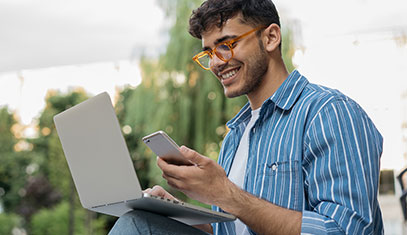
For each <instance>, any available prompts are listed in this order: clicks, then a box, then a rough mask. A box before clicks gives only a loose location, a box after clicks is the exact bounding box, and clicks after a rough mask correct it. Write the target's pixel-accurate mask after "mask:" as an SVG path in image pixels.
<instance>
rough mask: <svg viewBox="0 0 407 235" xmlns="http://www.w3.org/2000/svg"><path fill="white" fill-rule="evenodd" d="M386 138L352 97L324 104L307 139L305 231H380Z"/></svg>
mask: <svg viewBox="0 0 407 235" xmlns="http://www.w3.org/2000/svg"><path fill="white" fill-rule="evenodd" d="M382 144H383V139H382V137H381V135H380V133H379V132H378V131H377V129H376V127H375V126H374V124H373V123H372V121H371V120H370V119H369V117H368V116H367V114H366V113H365V112H364V111H363V110H362V109H361V108H360V106H359V105H357V104H356V103H355V102H354V101H352V100H345V99H339V100H335V101H331V102H329V103H328V104H326V105H325V106H324V107H323V108H321V110H320V111H319V112H318V114H317V115H316V116H315V117H314V118H313V120H312V121H311V124H310V125H309V127H308V129H307V130H306V136H305V139H304V161H303V171H304V190H305V198H306V202H305V210H304V211H303V217H302V227H301V230H302V231H301V232H302V233H303V234H373V233H374V234H378V233H377V232H378V231H382V219H381V212H380V209H379V205H378V201H377V192H378V182H379V168H380V156H381V152H382Z"/></svg>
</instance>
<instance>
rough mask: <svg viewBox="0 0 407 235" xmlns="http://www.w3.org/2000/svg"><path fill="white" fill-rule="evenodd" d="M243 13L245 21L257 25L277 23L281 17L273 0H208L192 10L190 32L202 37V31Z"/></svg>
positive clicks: (218, 25)
mask: <svg viewBox="0 0 407 235" xmlns="http://www.w3.org/2000/svg"><path fill="white" fill-rule="evenodd" d="M238 13H242V16H243V21H244V23H247V24H249V25H252V26H253V27H257V26H261V25H264V26H268V25H270V24H273V23H274V24H277V25H278V26H280V17H279V16H278V12H277V9H276V7H275V6H274V3H273V2H272V1H271V0H207V1H205V2H204V3H202V5H201V6H200V7H199V8H197V9H196V10H194V11H193V12H192V15H191V17H190V19H189V33H190V34H191V35H192V36H193V37H196V38H199V39H202V33H203V32H205V31H206V30H209V29H210V28H211V27H213V26H217V27H219V28H221V27H222V26H223V25H224V24H225V23H226V21H227V20H229V19H230V18H232V17H234V16H236V15H237V14H238Z"/></svg>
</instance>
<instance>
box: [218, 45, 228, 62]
mask: <svg viewBox="0 0 407 235" xmlns="http://www.w3.org/2000/svg"><path fill="white" fill-rule="evenodd" d="M215 54H216V56H217V57H219V59H221V60H223V61H227V60H230V59H231V58H232V49H230V47H229V46H228V45H226V44H220V45H219V46H217V47H216V53H215Z"/></svg>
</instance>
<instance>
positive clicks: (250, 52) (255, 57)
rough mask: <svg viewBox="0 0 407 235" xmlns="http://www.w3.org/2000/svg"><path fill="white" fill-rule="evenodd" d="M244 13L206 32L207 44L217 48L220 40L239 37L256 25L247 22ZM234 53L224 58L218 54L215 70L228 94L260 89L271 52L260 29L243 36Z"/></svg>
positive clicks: (213, 65) (212, 63)
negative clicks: (262, 37) (229, 57)
mask: <svg viewBox="0 0 407 235" xmlns="http://www.w3.org/2000/svg"><path fill="white" fill-rule="evenodd" d="M239 17H240V16H236V17H234V18H232V19H230V20H228V21H227V22H226V24H225V25H224V26H223V27H222V28H217V27H213V28H212V29H210V30H208V31H207V32H205V33H203V34H202V44H203V47H204V48H211V49H212V48H214V47H215V45H216V44H218V43H220V42H226V41H229V40H231V39H233V38H236V37H238V36H240V35H242V34H244V33H246V32H248V31H250V30H251V29H253V27H251V26H249V25H247V24H243V23H241V21H240V18H239ZM233 52H234V56H233V58H232V59H231V60H230V61H228V62H224V61H222V60H220V59H219V58H218V57H216V56H215V55H214V56H213V59H212V62H211V71H212V72H213V73H214V75H215V76H216V77H217V78H218V79H219V81H220V82H221V83H222V85H223V88H224V92H225V95H226V97H229V98H232V97H237V96H241V95H245V94H250V93H253V92H256V90H257V89H258V87H259V86H260V84H261V82H262V79H263V76H264V74H265V73H266V72H267V69H268V60H269V58H268V56H267V53H266V52H265V50H264V48H263V47H262V44H261V42H260V41H259V39H258V37H257V36H256V33H253V34H251V35H249V36H247V37H245V38H243V39H242V40H239V41H238V42H236V43H235V44H234V47H233Z"/></svg>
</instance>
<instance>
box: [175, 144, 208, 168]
mask: <svg viewBox="0 0 407 235" xmlns="http://www.w3.org/2000/svg"><path fill="white" fill-rule="evenodd" d="M179 150H180V151H181V153H182V154H183V155H184V157H185V158H187V159H188V160H189V161H191V162H193V163H195V165H198V166H200V165H203V164H204V163H205V162H206V161H207V160H208V158H207V157H204V156H202V155H201V154H199V153H197V152H196V151H194V150H192V149H190V148H188V147H186V146H184V145H183V146H181V147H180V148H179Z"/></svg>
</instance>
